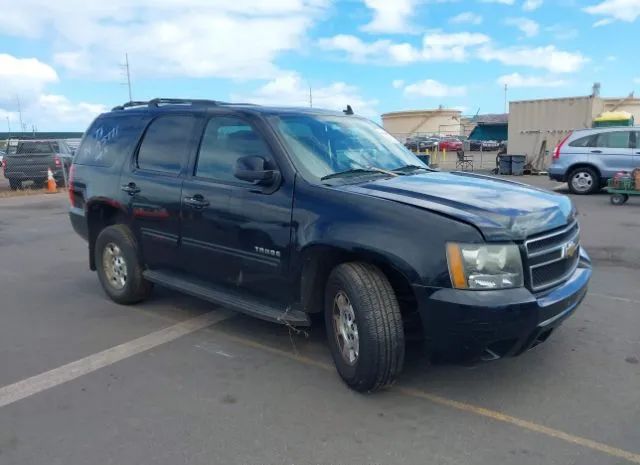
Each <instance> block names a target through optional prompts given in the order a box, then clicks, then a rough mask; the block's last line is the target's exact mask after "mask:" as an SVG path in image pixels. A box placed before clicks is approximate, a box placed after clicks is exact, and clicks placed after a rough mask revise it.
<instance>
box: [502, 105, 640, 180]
mask: <svg viewBox="0 0 640 465" xmlns="http://www.w3.org/2000/svg"><path fill="white" fill-rule="evenodd" d="M614 110H615V111H627V112H629V113H631V114H632V115H634V116H635V119H636V121H640V99H636V98H633V97H627V98H606V99H603V98H600V97H597V96H592V95H591V96H586V97H567V98H556V99H543V100H523V101H518V102H510V104H509V153H511V154H517V155H526V156H527V161H528V162H529V163H531V164H532V166H533V167H534V168H536V169H538V170H544V169H546V167H547V166H549V164H550V161H551V159H550V153H551V152H552V151H553V148H554V147H555V146H556V145H557V144H558V142H560V140H561V139H562V138H563V137H564V136H566V135H567V134H568V133H569V131H571V130H573V129H584V128H590V127H591V126H592V124H593V119H594V118H596V117H597V116H599V115H600V114H601V113H603V112H604V111H614Z"/></svg>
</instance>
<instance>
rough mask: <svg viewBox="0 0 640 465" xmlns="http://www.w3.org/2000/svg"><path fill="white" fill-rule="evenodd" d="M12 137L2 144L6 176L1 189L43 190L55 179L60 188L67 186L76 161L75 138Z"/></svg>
mask: <svg viewBox="0 0 640 465" xmlns="http://www.w3.org/2000/svg"><path fill="white" fill-rule="evenodd" d="M70 141H71V143H69V142H68V141H67V140H64V139H9V140H7V141H5V143H4V147H3V148H2V146H0V150H2V152H0V155H1V156H2V162H1V163H2V173H1V174H2V176H1V177H0V190H10V191H19V190H26V189H32V190H34V189H35V190H39V189H45V188H47V187H48V186H49V180H50V179H53V180H54V181H55V183H56V188H60V189H66V188H67V186H68V182H69V169H70V167H71V163H72V161H73V153H74V149H73V148H72V146H73V145H75V146H76V147H77V143H78V142H79V141H76V140H75V139H73V140H70Z"/></svg>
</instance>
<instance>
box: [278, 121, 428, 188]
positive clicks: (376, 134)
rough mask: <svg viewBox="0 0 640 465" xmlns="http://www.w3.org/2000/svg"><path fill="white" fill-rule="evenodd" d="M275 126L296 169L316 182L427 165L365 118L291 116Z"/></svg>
mask: <svg viewBox="0 0 640 465" xmlns="http://www.w3.org/2000/svg"><path fill="white" fill-rule="evenodd" d="M274 124H275V125H276V129H277V130H278V131H279V132H280V134H282V135H283V137H284V139H285V142H286V144H287V145H288V148H289V151H290V152H291V153H292V154H293V156H294V158H295V160H294V163H295V164H296V166H297V167H298V169H300V170H301V171H303V172H304V173H305V174H307V175H308V176H311V177H313V178H316V179H321V178H326V177H328V176H330V175H332V174H335V173H342V172H347V171H350V170H373V171H372V172H374V173H377V174H378V175H380V174H381V171H375V170H376V169H377V170H386V171H391V170H396V169H399V168H403V167H405V166H407V165H413V166H419V167H425V166H426V165H425V164H424V163H422V162H421V161H420V160H419V159H418V158H417V157H416V156H415V155H414V154H413V153H411V152H410V151H408V150H407V149H406V148H405V147H404V145H402V144H401V143H400V142H399V141H398V140H396V139H395V138H394V137H393V136H392V135H390V134H389V133H388V132H386V131H385V130H384V129H382V128H381V127H380V126H378V125H376V124H374V123H372V122H371V121H368V120H365V119H361V118H357V117H353V116H318V115H291V116H278V117H274ZM360 173H361V174H362V173H363V171H361V172H360Z"/></svg>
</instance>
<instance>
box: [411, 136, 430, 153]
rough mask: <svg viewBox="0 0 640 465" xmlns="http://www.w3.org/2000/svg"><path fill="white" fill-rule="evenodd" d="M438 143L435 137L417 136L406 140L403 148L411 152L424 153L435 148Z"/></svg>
mask: <svg viewBox="0 0 640 465" xmlns="http://www.w3.org/2000/svg"><path fill="white" fill-rule="evenodd" d="M438 141H439V139H437V138H435V137H426V136H417V137H412V138H409V139H407V141H406V142H405V144H404V146H405V147H406V148H408V149H409V150H411V151H412V152H424V151H427V150H433V149H434V148H436V147H437V145H438Z"/></svg>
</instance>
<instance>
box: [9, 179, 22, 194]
mask: <svg viewBox="0 0 640 465" xmlns="http://www.w3.org/2000/svg"><path fill="white" fill-rule="evenodd" d="M21 188H22V181H20V180H18V179H9V189H11V190H12V191H17V190H18V189H21Z"/></svg>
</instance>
